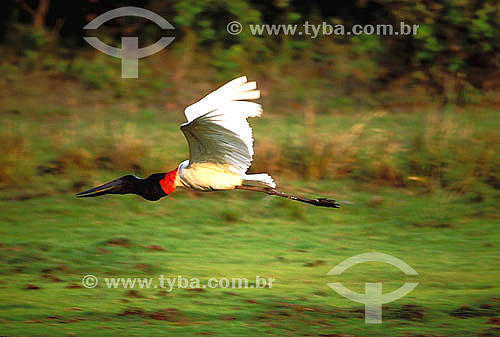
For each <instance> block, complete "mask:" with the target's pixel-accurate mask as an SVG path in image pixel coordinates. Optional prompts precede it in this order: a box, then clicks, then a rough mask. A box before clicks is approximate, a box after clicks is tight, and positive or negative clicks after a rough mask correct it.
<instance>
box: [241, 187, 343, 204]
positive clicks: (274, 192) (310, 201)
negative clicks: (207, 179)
mask: <svg viewBox="0 0 500 337" xmlns="http://www.w3.org/2000/svg"><path fill="white" fill-rule="evenodd" d="M236 188H237V189H240V190H247V191H255V192H264V193H267V194H269V195H277V196H279V197H283V198H287V199H290V200H295V201H300V202H305V203H306V204H310V205H314V206H322V207H331V208H339V206H340V205H339V204H338V203H336V202H335V200H331V199H326V198H317V199H307V198H303V197H297V196H295V195H291V194H287V193H283V192H280V191H278V190H276V189H274V188H270V187H267V188H266V187H258V186H236Z"/></svg>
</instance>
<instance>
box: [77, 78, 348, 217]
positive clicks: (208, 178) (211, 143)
mask: <svg viewBox="0 0 500 337" xmlns="http://www.w3.org/2000/svg"><path fill="white" fill-rule="evenodd" d="M258 98H260V91H259V90H257V84H256V83H255V82H248V81H247V77H246V76H242V77H239V78H236V79H234V80H232V81H230V82H228V83H226V84H225V85H223V86H222V87H220V88H219V89H217V90H215V91H214V92H212V93H210V94H208V95H207V96H205V97H204V98H202V99H201V100H199V101H198V102H196V103H194V104H192V105H190V106H188V107H187V108H186V109H185V110H184V114H185V115H186V119H187V122H186V123H184V124H182V125H181V127H180V128H181V131H182V132H183V133H184V136H185V137H186V140H187V142H188V145H189V159H188V160H185V161H183V162H182V163H180V164H179V166H178V167H177V168H176V169H175V170H173V171H170V172H166V173H155V174H152V175H150V176H149V177H147V178H145V179H141V178H139V177H136V176H134V175H126V176H123V177H121V178H118V179H116V180H113V181H111V182H109V183H107V184H104V185H101V186H98V187H95V188H92V189H90V190H87V191H84V192H80V193H77V194H76V195H77V196H78V197H96V196H100V195H105V194H127V193H133V194H137V195H140V196H141V197H143V198H144V199H146V200H151V201H156V200H159V199H160V198H162V197H165V196H167V195H169V194H170V193H172V192H173V191H174V190H175V189H176V188H177V187H182V188H185V189H190V190H195V191H201V192H209V191H225V190H233V189H241V190H249V191H256V192H263V193H267V194H270V195H276V196H280V197H284V198H288V199H291V200H296V201H300V202H305V203H308V204H311V205H315V206H323V207H332V208H337V207H339V205H338V204H337V203H336V202H335V201H334V200H330V199H326V198H317V199H307V198H303V197H297V196H294V195H290V194H286V193H283V192H280V191H278V190H276V183H275V182H274V180H273V178H272V177H271V176H270V175H269V174H267V173H260V174H246V172H247V170H248V168H249V167H250V165H251V164H252V159H253V154H254V152H253V137H252V129H251V128H250V125H249V124H248V122H247V118H249V117H259V116H260V115H261V114H262V107H261V105H260V104H257V103H254V102H250V100H254V99H258Z"/></svg>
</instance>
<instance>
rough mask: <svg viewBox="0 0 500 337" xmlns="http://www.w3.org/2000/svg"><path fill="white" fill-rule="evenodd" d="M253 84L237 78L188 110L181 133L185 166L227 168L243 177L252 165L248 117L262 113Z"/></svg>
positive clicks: (257, 93)
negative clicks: (185, 150) (186, 152)
mask: <svg viewBox="0 0 500 337" xmlns="http://www.w3.org/2000/svg"><path fill="white" fill-rule="evenodd" d="M256 87H257V85H256V83H255V82H247V78H246V76H242V77H239V78H237V79H234V80H232V81H231V82H229V83H227V84H225V85H224V86H222V87H220V88H219V89H217V90H216V91H214V92H212V93H210V94H209V95H207V96H205V97H204V98H202V99H201V100H200V101H198V102H196V103H194V104H192V105H190V106H188V107H187V108H186V109H185V110H184V114H185V115H186V118H187V123H184V124H182V125H181V130H182V132H183V133H184V136H185V137H186V139H187V141H188V144H189V164H190V165H191V164H194V163H214V164H229V165H231V167H232V168H233V169H234V171H235V172H240V173H242V174H244V173H245V172H246V171H247V169H248V168H249V167H250V165H251V163H252V156H253V138H252V129H251V128H250V125H249V124H248V122H247V118H248V117H258V116H260V114H261V113H262V108H261V106H260V104H257V103H252V102H247V101H242V100H250V99H257V98H259V97H260V91H259V90H255V89H256Z"/></svg>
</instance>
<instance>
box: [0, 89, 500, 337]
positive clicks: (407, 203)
mask: <svg viewBox="0 0 500 337" xmlns="http://www.w3.org/2000/svg"><path fill="white" fill-rule="evenodd" d="M25 83H26V84H27V82H25ZM58 88H60V86H59V87H58ZM5 90H6V93H7V94H8V95H7V94H5V96H4V97H3V98H2V99H3V100H4V101H3V102H4V103H3V107H2V110H3V111H2V114H4V116H6V118H5V123H4V121H2V128H1V130H0V131H1V137H3V138H2V139H3V140H4V144H7V146H5V147H4V149H3V151H4V153H3V156H2V171H0V178H1V179H0V182H1V183H2V184H3V185H2V189H1V190H0V197H1V201H0V223H1V226H0V252H1V253H0V259H1V262H2V263H1V269H0V308H1V310H0V335H5V336H116V335H126V336H157V335H174V334H175V335H179V336H181V335H185V336H193V335H218V336H258V335H276V336H290V335H308V336H478V335H480V336H498V335H500V330H499V328H498V324H499V322H500V321H499V319H500V318H499V317H500V297H499V296H500V292H499V291H500V286H499V281H500V272H499V268H498V266H499V265H500V258H499V254H498V246H499V244H500V235H499V230H498V225H499V224H500V216H499V212H498V203H499V199H500V194H499V193H498V185H495V183H494V181H492V178H491V177H493V180H494V179H497V178H498V177H497V176H496V173H497V172H498V165H496V164H495V163H498V152H497V149H498V143H497V142H496V140H497V139H498V136H494V134H495V132H496V130H498V127H499V124H500V120H499V118H498V114H497V113H496V112H495V111H492V110H485V111H472V110H471V111H447V112H444V113H440V112H432V110H425V111H418V112H415V113H410V112H408V113H393V112H388V111H386V112H380V111H379V112H376V113H367V112H363V111H360V112H356V113H352V112H345V113H342V112H328V113H321V114H319V113H318V114H316V113H312V114H311V113H309V114H307V113H306V114H304V115H302V114H300V113H299V114H297V113H294V114H290V115H286V114H282V113H280V114H277V113H274V112H273V107H272V106H270V107H269V108H265V114H266V115H265V116H264V117H263V118H261V119H259V120H254V121H252V125H253V126H254V131H255V137H256V149H257V150H256V159H255V166H254V167H253V172H262V171H264V170H267V171H269V172H270V173H271V174H272V175H274V176H275V178H276V180H277V181H278V184H279V186H280V188H281V189H282V190H283V191H288V192H296V193H297V194H301V195H308V196H327V197H331V198H333V199H336V200H337V201H338V202H340V203H341V205H342V206H341V208H340V209H337V210H334V209H326V208H325V209H323V208H316V207H312V206H309V205H303V204H299V203H295V202H292V201H289V200H284V199H280V198H276V197H271V196H267V195H260V194H254V193H252V192H247V191H232V192H218V193H192V192H186V191H175V192H174V193H173V194H172V195H170V196H168V197H167V198H164V199H162V200H161V201H159V202H147V201H145V200H142V199H141V198H139V197H137V196H134V195H127V196H105V197H102V198H92V199H77V198H75V197H74V193H75V192H77V191H80V190H84V189H87V188H90V187H93V186H95V185H96V184H99V183H102V182H106V181H108V180H110V179H113V178H116V177H119V176H120V175H122V174H124V173H125V172H135V173H138V174H142V175H147V174H149V173H153V172H162V171H166V170H171V169H173V168H175V166H176V165H177V163H178V162H179V161H181V160H184V159H185V158H186V157H187V146H186V144H185V140H184V139H183V136H182V133H181V132H180V131H179V130H178V128H177V126H178V124H179V123H181V122H183V115H182V106H181V104H184V102H181V103H179V104H174V105H173V106H167V107H165V106H160V105H151V106H142V105H140V104H135V103H127V102H124V103H122V102H121V101H120V100H119V99H116V100H111V101H105V100H104V103H101V101H100V99H101V98H102V97H94V96H92V95H89V97H86V96H83V94H81V92H80V91H78V92H77V94H75V95H74V96H72V94H73V91H72V87H69V88H68V87H65V90H66V91H67V92H69V93H70V94H69V98H68V97H67V96H65V98H64V99H62V100H61V101H59V102H58V101H57V99H56V97H57V96H58V95H57V93H56V92H54V93H53V95H51V96H50V98H48V99H47V100H41V99H40V97H43V95H41V94H40V91H41V90H47V88H44V87H43V85H42V86H41V88H37V86H35V85H32V86H30V85H29V84H27V85H26V86H23V87H22V90H24V91H23V93H22V98H23V99H22V100H20V99H19V97H21V94H20V92H21V87H17V88H16V87H15V86H14V87H13V88H5ZM201 92H202V91H201V90H200V91H199V92H197V93H194V94H193V95H192V97H198V96H199V94H200V93H201ZM4 93H5V91H4ZM16 93H17V95H18V96H16ZM85 94H86V93H85ZM79 95H82V96H79ZM59 97H62V96H59ZM35 98H36V99H35ZM85 103H86V104H85ZM164 111H167V112H164ZM368 115H369V116H372V117H370V118H368V119H367V118H365V117H366V116H368ZM436 116H437V117H436ZM436 120H438V121H436ZM420 136H422V139H423V140H421V141H422V144H423V145H422V144H421V143H419V139H420ZM495 137H496V138H495ZM311 140H314V141H315V142H314V144H312V145H310V144H308V141H311ZM316 144H319V148H318V147H317V145H316ZM419 144H420V145H419ZM436 149H437V150H436ZM325 151H326V152H325ZM324 157H326V158H327V160H326V162H325V161H322V160H321V158H324ZM318 158H319V159H318ZM408 163H411V165H410V164H408ZM429 163H430V164H429ZM495 177H496V178H495ZM366 252H380V253H385V254H390V255H393V256H395V257H397V258H399V259H402V260H403V261H405V262H406V263H408V264H409V265H410V266H411V267H413V268H414V269H415V270H416V271H417V272H418V273H419V275H418V276H406V275H404V274H403V273H402V272H401V271H399V270H398V269H397V268H395V267H393V266H390V265H386V264H381V263H366V264H361V265H357V266H354V267H352V268H350V269H349V270H348V271H346V272H345V273H344V274H342V275H341V276H328V275H327V273H328V271H329V270H330V269H332V268H333V267H334V266H336V265H337V264H338V263H340V262H342V261H343V260H345V259H346V258H349V257H351V256H354V255H358V254H361V253H366ZM89 274H91V275H95V276H96V277H97V278H98V279H99V285H98V286H97V287H95V288H92V289H86V288H84V287H82V285H81V284H82V277H83V276H85V275H89ZM160 275H164V276H165V277H172V278H175V277H177V276H179V275H180V276H182V277H184V278H187V279H190V278H199V279H200V280H201V283H202V284H203V283H206V282H207V281H208V279H210V278H218V279H221V278H228V279H231V278H248V279H249V280H254V279H255V277H256V276H257V275H258V276H260V277H264V278H273V279H275V281H274V283H273V286H272V288H263V289H260V288H259V289H257V288H249V289H220V288H219V289H203V290H198V291H197V290H188V289H177V288H174V289H173V290H172V291H171V292H167V291H165V290H160V289H155V288H151V289H140V288H138V287H136V288H135V289H134V291H132V292H131V291H130V290H131V289H124V288H116V289H114V288H112V289H109V288H107V287H106V284H105V282H104V278H106V277H108V278H109V277H124V278H126V277H139V278H154V279H158V278H159V277H160ZM251 282H253V281H251ZM329 282H342V283H343V284H344V285H345V286H346V287H348V288H350V289H352V290H354V291H357V292H364V283H365V282H382V283H383V290H384V293H386V292H390V291H392V290H395V289H397V288H399V287H400V286H401V285H402V284H403V283H405V282H418V283H419V285H418V287H417V288H416V289H415V290H413V291H412V292H411V293H409V294H408V295H407V296H405V297H404V298H401V299H399V300H398V301H395V302H392V303H389V304H385V305H384V309H383V323H382V324H381V325H369V324H365V322H364V306H363V305H362V304H359V303H354V302H352V301H350V300H348V299H346V298H343V297H341V296H340V295H338V294H337V293H335V292H334V291H333V290H332V289H330V288H329V287H328V285H327V283H329Z"/></svg>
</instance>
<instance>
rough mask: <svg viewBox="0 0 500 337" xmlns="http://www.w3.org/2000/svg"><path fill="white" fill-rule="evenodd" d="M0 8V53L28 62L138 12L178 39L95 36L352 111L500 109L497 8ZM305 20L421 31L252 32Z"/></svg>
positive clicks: (281, 4) (127, 29)
mask: <svg viewBox="0 0 500 337" xmlns="http://www.w3.org/2000/svg"><path fill="white" fill-rule="evenodd" d="M1 6H2V11H1V12H0V19H1V20H0V43H2V44H3V45H4V46H8V47H9V48H8V49H10V50H13V52H14V53H17V55H18V56H22V57H24V58H28V59H29V58H30V57H32V58H36V57H39V56H40V53H43V52H44V51H47V50H49V51H50V52H51V53H54V52H55V53H59V56H61V57H64V58H67V59H71V58H74V57H75V55H77V54H78V52H79V51H80V50H82V49H83V48H88V46H87V45H86V43H85V42H84V40H83V36H84V34H88V33H89V32H88V31H85V32H84V31H83V30H82V27H83V26H84V25H85V24H87V23H88V22H89V21H91V20H92V19H93V18H95V17H96V16H98V15H100V14H102V13H104V12H106V11H108V10H111V9H114V8H118V7H122V6H137V7H142V8H146V9H149V10H151V11H153V12H155V13H157V14H159V15H161V16H162V17H164V18H166V19H167V20H168V21H169V22H171V23H172V24H173V25H174V26H175V28H176V30H175V31H169V32H167V33H165V32H163V31H161V29H159V27H157V26H156V25H155V24H154V23H150V22H148V21H147V20H142V19H138V18H130V17H123V18H117V19H114V20H112V21H110V22H108V23H106V24H105V25H103V27H102V29H101V28H100V29H99V32H98V33H95V34H98V36H103V35H104V36H106V37H107V38H108V40H107V42H108V43H109V44H115V45H117V44H118V43H119V41H120V40H119V37H121V36H127V35H128V36H139V41H140V44H141V46H146V45H149V44H151V43H152V42H154V41H157V40H158V39H159V37H161V36H162V35H163V34H168V35H170V36H175V37H176V41H175V44H176V45H177V46H181V50H184V51H185V53H187V54H191V55H201V54H202V55H204V56H205V57H206V59H207V60H208V61H207V62H208V66H209V67H210V68H212V69H215V70H216V71H217V73H220V74H228V75H227V76H228V77H231V76H233V75H234V73H240V70H241V69H247V68H250V67H251V68H252V69H253V71H256V72H259V73H262V74H263V76H267V77H268V78H270V79H273V78H288V77H291V78H300V81H301V82H302V85H306V86H309V84H310V88H311V90H314V88H315V87H323V88H325V87H329V88H331V89H332V90H335V91H336V92H338V100H347V101H345V102H344V103H346V104H350V103H352V102H353V101H356V100H357V99H358V95H361V94H366V93H370V95H366V96H373V95H371V94H373V93H380V94H379V95H378V96H377V95H374V96H376V97H377V99H378V100H379V102H383V101H385V100H387V99H390V98H391V97H388V95H389V96H390V95H399V94H400V93H401V92H408V90H410V91H411V92H412V93H414V94H417V93H418V92H419V90H423V91H424V92H425V93H426V94H428V93H431V94H432V95H433V96H434V98H437V99H439V100H440V101H442V102H452V103H457V104H467V103H472V104H475V103H482V102H484V101H488V99H490V101H493V102H495V98H494V97H496V96H497V95H494V94H493V95H491V94H489V95H490V96H488V94H487V93H488V92H489V93H491V92H495V91H496V90H498V89H500V78H499V75H500V72H499V66H500V53H499V51H500V30H499V28H500V27H499V26H500V1H498V0H439V1H438V0H416V1H400V0H358V1H328V0H325V1H321V0H311V1H306V2H304V1H298V0H295V1H293V0H274V1H265V0H251V1H244V0H208V1H207V0H172V1H161V0H145V1H139V0H117V1H104V0H72V1H64V0H7V1H3V2H2V5H1ZM234 20H236V21H239V22H241V23H242V25H243V27H244V29H243V32H242V33H241V34H239V35H231V34H228V33H227V31H226V25H227V23H229V22H230V21H234ZM306 20H307V21H309V22H310V23H311V24H320V23H322V22H323V21H324V22H327V23H329V24H332V25H334V24H344V25H345V26H346V27H347V29H349V27H352V26H353V25H356V24H360V25H364V24H371V25H376V24H391V25H394V26H395V27H396V29H397V27H399V24H400V22H405V23H407V24H410V25H413V24H418V25H420V27H419V30H418V34H417V35H416V36H413V35H407V36H402V35H399V36H398V35H394V36H376V35H361V36H334V35H330V36H321V35H320V36H318V37H317V38H315V39H312V38H311V37H309V36H305V35H295V36H286V35H278V36H269V35H262V36H254V35H252V34H251V32H250V30H249V29H248V25H249V24H290V23H291V24H299V25H300V24H302V23H304V22H305V21H306ZM104 26H106V27H104ZM245 28H246V29H245ZM54 47H57V48H54ZM2 49H4V48H2ZM308 81H316V82H318V81H319V83H312V82H311V83H309V82H308ZM391 93H392V94H391ZM384 95H385V96H384ZM363 97H365V96H363ZM392 98H394V97H392ZM363 99H366V98H363ZM337 103H339V104H342V102H341V101H338V102H337ZM368 103H370V102H368Z"/></svg>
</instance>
